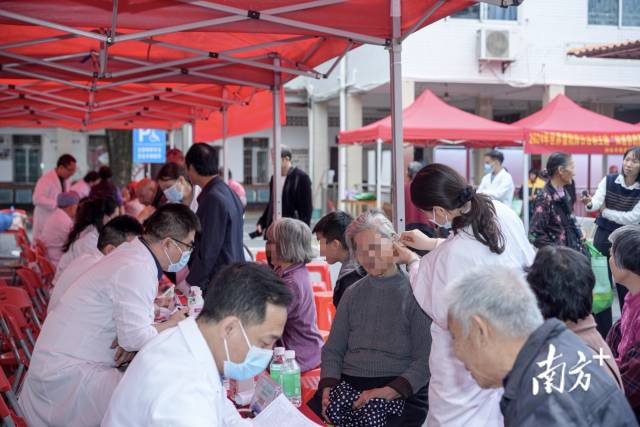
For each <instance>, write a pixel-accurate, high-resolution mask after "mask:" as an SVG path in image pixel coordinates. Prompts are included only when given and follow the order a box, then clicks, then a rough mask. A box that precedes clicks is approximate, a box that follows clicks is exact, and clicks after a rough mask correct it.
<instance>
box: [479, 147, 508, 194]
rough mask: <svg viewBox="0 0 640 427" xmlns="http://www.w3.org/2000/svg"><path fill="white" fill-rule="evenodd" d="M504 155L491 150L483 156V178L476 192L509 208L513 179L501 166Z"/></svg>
mask: <svg viewBox="0 0 640 427" xmlns="http://www.w3.org/2000/svg"><path fill="white" fill-rule="evenodd" d="M502 163H504V154H502V153H501V152H500V151H498V150H491V151H489V152H488V153H487V154H485V156H484V171H485V173H486V175H485V176H483V177H482V181H481V182H480V187H478V192H479V193H482V194H486V195H487V196H489V197H491V198H492V199H494V200H497V201H499V202H502V203H504V204H505V205H507V206H509V207H511V202H513V191H514V185H513V178H512V177H511V174H510V173H509V172H507V170H506V169H505V168H504V167H503V166H502Z"/></svg>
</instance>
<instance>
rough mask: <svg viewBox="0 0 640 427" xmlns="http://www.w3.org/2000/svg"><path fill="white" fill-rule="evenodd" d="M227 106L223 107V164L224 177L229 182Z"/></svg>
mask: <svg viewBox="0 0 640 427" xmlns="http://www.w3.org/2000/svg"><path fill="white" fill-rule="evenodd" d="M227 119H228V116H227V108H226V107H223V108H222V164H223V167H224V172H223V175H224V176H223V179H224V182H226V183H227V184H228V183H229V143H228V141H227V132H228V124H227Z"/></svg>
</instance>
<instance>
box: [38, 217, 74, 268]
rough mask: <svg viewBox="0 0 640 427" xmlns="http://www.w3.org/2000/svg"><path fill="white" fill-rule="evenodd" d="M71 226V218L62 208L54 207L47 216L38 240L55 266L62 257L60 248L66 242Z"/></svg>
mask: <svg viewBox="0 0 640 427" xmlns="http://www.w3.org/2000/svg"><path fill="white" fill-rule="evenodd" d="M72 228H73V220H72V219H71V217H70V216H69V215H67V213H66V212H65V211H63V210H62V209H59V208H58V209H56V210H55V211H53V213H52V214H51V215H49V216H48V217H47V220H46V222H45V223H44V227H43V229H42V233H41V234H40V241H41V242H42V243H43V244H44V246H45V247H46V248H47V258H49V261H51V263H52V264H53V265H54V266H55V265H58V262H59V261H60V258H62V255H63V252H62V248H63V247H64V244H65V243H67V238H68V237H69V232H70V231H71V229H72Z"/></svg>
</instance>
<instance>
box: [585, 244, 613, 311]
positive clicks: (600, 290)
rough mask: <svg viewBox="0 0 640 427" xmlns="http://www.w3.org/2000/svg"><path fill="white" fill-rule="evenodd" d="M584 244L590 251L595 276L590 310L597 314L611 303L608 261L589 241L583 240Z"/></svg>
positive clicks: (611, 292)
mask: <svg viewBox="0 0 640 427" xmlns="http://www.w3.org/2000/svg"><path fill="white" fill-rule="evenodd" d="M585 246H586V247H587V249H589V252H590V253H591V269H592V270H593V275H594V276H595V277H596V285H595V286H594V287H593V305H592V307H591V311H592V312H593V314H598V313H600V312H602V311H604V310H606V309H607V308H609V307H611V304H613V289H612V287H611V281H610V280H609V265H608V264H609V263H608V261H607V257H606V256H604V255H602V254H601V253H600V251H598V250H597V249H596V247H595V246H593V243H591V242H585Z"/></svg>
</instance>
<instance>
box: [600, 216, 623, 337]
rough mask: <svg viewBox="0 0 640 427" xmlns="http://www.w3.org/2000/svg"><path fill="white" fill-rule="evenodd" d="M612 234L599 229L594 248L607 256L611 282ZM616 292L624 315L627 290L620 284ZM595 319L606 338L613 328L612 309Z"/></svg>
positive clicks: (601, 313) (602, 312)
mask: <svg viewBox="0 0 640 427" xmlns="http://www.w3.org/2000/svg"><path fill="white" fill-rule="evenodd" d="M610 234H611V233H610V232H608V231H606V230H603V229H602V228H600V227H598V228H597V229H596V234H595V236H593V246H595V247H596V249H597V250H598V251H600V253H601V254H602V255H605V256H606V257H607V269H608V271H609V280H611V279H612V277H613V276H612V275H611V268H610V267H609V262H608V261H609V258H610V257H611V254H610V252H611V242H609V235H610ZM616 291H617V292H618V302H619V304H620V312H621V313H622V307H623V306H624V297H625V296H626V295H627V288H625V287H624V286H621V285H619V284H616ZM594 317H595V319H596V323H597V324H598V332H600V335H602V337H603V338H606V337H607V334H608V333H609V329H611V326H612V323H613V318H612V313H611V307H609V308H607V309H606V310H603V311H601V312H600V313H598V314H596V315H594Z"/></svg>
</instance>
